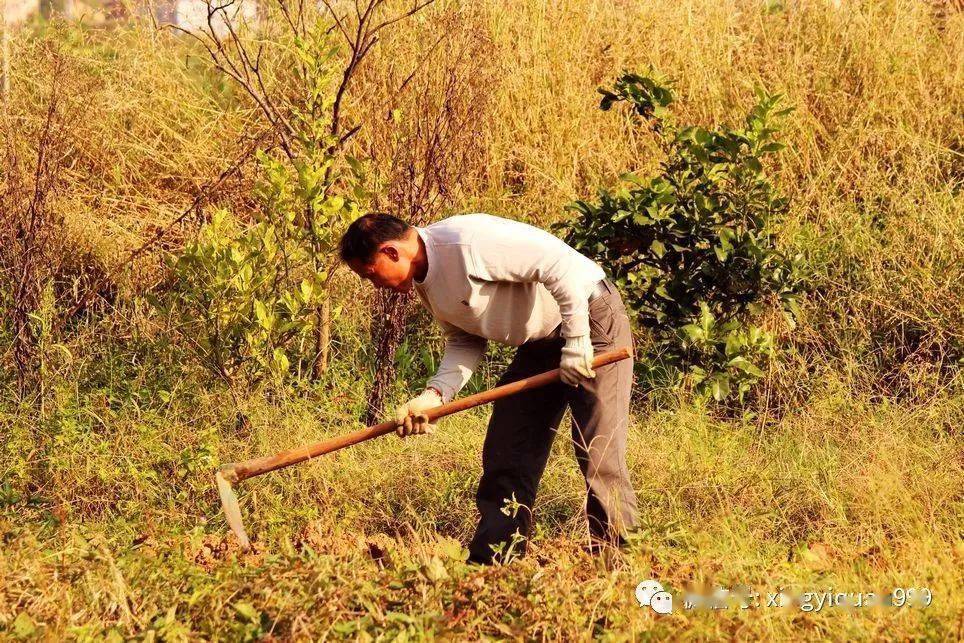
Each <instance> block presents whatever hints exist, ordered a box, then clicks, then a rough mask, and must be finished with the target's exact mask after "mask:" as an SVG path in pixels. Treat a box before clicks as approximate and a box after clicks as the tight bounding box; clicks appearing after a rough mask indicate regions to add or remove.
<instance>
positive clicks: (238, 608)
mask: <svg viewBox="0 0 964 643" xmlns="http://www.w3.org/2000/svg"><path fill="white" fill-rule="evenodd" d="M234 611H235V612H237V613H238V615H239V616H240V617H241V618H243V619H244V620H246V621H248V622H249V623H257V622H259V621H260V620H261V612H259V611H258V610H257V609H255V607H254V606H253V605H252V604H251V603H247V602H244V601H238V602H236V603H235V604H234Z"/></svg>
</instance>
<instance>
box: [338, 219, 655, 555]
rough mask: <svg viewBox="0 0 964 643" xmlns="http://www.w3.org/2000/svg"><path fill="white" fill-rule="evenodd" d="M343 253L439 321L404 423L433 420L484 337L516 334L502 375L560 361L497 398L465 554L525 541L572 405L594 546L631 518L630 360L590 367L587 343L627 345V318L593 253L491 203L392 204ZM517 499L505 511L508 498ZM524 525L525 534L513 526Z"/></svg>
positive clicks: (401, 412)
mask: <svg viewBox="0 0 964 643" xmlns="http://www.w3.org/2000/svg"><path fill="white" fill-rule="evenodd" d="M340 253H341V257H342V259H343V260H344V261H345V262H346V263H347V264H348V265H349V266H350V267H351V269H352V270H353V271H354V272H356V273H357V274H358V275H359V276H361V277H362V278H365V279H368V280H370V281H371V282H372V283H373V284H374V285H375V287H377V288H390V289H392V290H396V291H398V292H408V291H409V290H411V289H412V288H414V289H415V292H416V293H417V294H418V297H419V299H420V300H421V301H422V304H423V305H424V306H425V308H426V309H427V310H428V311H429V312H430V313H431V314H432V316H433V317H435V319H436V320H437V321H438V323H439V324H440V325H441V328H442V331H443V334H444V336H445V353H444V355H443V357H442V361H441V364H440V366H439V369H438V372H437V373H436V374H435V376H434V377H433V378H432V379H431V380H430V381H429V382H428V384H427V386H426V388H425V390H424V391H423V392H422V393H420V394H419V395H418V396H417V397H415V398H413V399H411V400H409V401H408V402H407V403H406V404H403V405H402V406H400V407H399V408H398V410H397V413H396V419H397V421H398V424H399V428H398V432H399V434H400V435H411V434H418V433H425V432H427V431H430V430H431V428H432V427H431V426H430V425H429V424H428V420H427V418H426V416H425V415H424V413H425V411H426V410H428V409H430V408H432V407H435V406H438V405H440V404H443V403H445V402H448V401H450V400H451V399H452V398H453V397H455V395H457V394H458V392H459V391H460V390H461V389H462V387H463V386H464V385H465V383H466V382H467V381H468V380H469V378H470V377H471V375H472V372H473V371H474V370H475V368H476V366H477V365H478V363H479V360H480V359H481V357H482V355H483V353H484V351H485V346H486V341H487V340H492V341H496V342H500V343H503V344H508V345H511V346H517V347H518V350H517V351H516V354H515V358H514V359H513V360H512V363H511V364H510V365H509V367H508V369H506V371H505V373H504V374H503V375H502V377H501V379H500V381H499V383H500V384H504V383H506V382H511V381H514V380H517V379H521V378H523V377H528V376H530V375H534V374H536V373H539V372H542V371H546V370H550V369H553V368H557V367H558V368H559V369H560V370H561V374H562V380H563V382H560V383H557V384H555V385H550V386H546V387H543V388H539V389H535V390H532V391H525V392H523V393H520V394H518V395H514V396H511V397H508V398H505V399H501V400H498V401H496V402H495V404H494V407H493V411H492V416H491V418H490V420H489V426H488V431H487V433H486V436H485V444H484V446H483V449H482V479H481V481H480V483H479V489H478V492H477V494H476V503H477V505H478V509H479V513H480V514H481V515H480V519H479V524H478V528H477V529H476V531H475V536H474V537H473V539H472V542H471V544H470V545H469V552H470V557H469V560H470V561H473V562H478V563H491V562H493V560H495V559H496V558H497V557H498V555H499V552H502V553H503V554H504V553H505V551H506V548H507V547H510V546H511V544H512V543H517V546H518V544H521V551H520V550H519V549H516V552H515V553H517V554H519V553H524V552H525V546H526V542H527V539H528V537H529V535H530V530H531V527H532V513H531V511H532V507H533V503H534V502H535V498H536V489H537V487H538V484H539V479H540V478H541V477H542V473H543V470H544V469H545V466H546V460H547V459H548V457H549V449H550V447H551V445H552V439H553V437H554V436H555V432H556V430H557V428H558V426H559V423H560V421H561V419H562V415H563V413H564V412H565V409H566V407H567V406H569V407H570V408H571V410H572V418H573V426H572V438H573V441H574V444H575V451H576V460H577V461H578V463H579V466H580V469H581V470H582V473H583V475H584V477H585V480H586V489H587V502H586V516H587V519H588V522H589V533H590V538H591V539H590V543H591V548H592V550H593V551H594V552H595V551H598V550H599V549H600V548H601V547H602V546H604V545H607V544H610V545H617V544H620V543H621V542H622V537H623V535H624V534H625V532H626V531H627V530H628V529H631V528H632V527H634V526H635V523H636V497H635V494H634V493H633V489H632V487H631V486H630V482H629V472H628V470H627V468H626V433H627V430H628V425H629V396H630V390H631V386H632V377H633V366H632V362H631V360H623V361H621V362H617V363H615V364H610V365H608V366H605V367H602V368H600V369H599V370H598V371H595V372H594V371H593V369H592V366H591V364H592V358H593V353H594V350H595V351H599V352H603V351H606V350H612V349H615V348H621V347H624V346H631V344H632V336H631V334H630V328H629V318H628V317H627V315H626V310H625V308H624V307H623V302H622V299H621V298H620V296H619V293H618V291H617V290H616V288H615V287H614V286H613V285H612V284H611V283H610V282H609V281H607V280H606V279H605V274H604V272H603V270H602V268H600V267H599V266H598V265H597V264H596V263H594V262H593V261H591V260H590V259H588V258H587V257H585V256H584V255H582V254H580V253H579V252H577V251H576V250H574V249H573V248H571V247H570V246H568V245H566V244H565V243H563V242H562V241H561V240H559V239H558V238H556V237H554V236H552V235H551V234H549V233H547V232H544V231H543V230H539V229H538V228H534V227H532V226H529V225H526V224H524V223H520V222H517V221H511V220H508V219H502V218H498V217H494V216H490V215H487V214H466V215H460V216H454V217H450V218H448V219H444V220H442V221H440V222H438V223H434V224H432V225H429V226H427V227H424V228H416V227H413V226H410V225H408V224H407V223H405V222H404V221H402V220H400V219H398V218H396V217H393V216H391V215H388V214H381V213H375V214H368V215H366V216H364V217H361V218H360V219H358V220H356V221H355V222H354V223H352V225H351V226H350V227H349V228H348V231H347V232H346V233H345V235H344V237H343V238H342V239H341V244H340ZM513 499H514V500H515V501H516V502H518V503H520V504H521V505H522V507H521V508H519V509H518V510H517V511H511V512H509V513H510V514H511V515H506V513H504V512H503V507H505V506H506V504H507V503H508V502H511V501H512V500H513ZM520 537H521V538H520Z"/></svg>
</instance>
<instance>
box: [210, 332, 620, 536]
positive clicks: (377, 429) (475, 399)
mask: <svg viewBox="0 0 964 643" xmlns="http://www.w3.org/2000/svg"><path fill="white" fill-rule="evenodd" d="M629 355H630V353H629V349H628V348H622V349H619V350H614V351H609V352H608V353H602V354H600V355H597V356H596V358H595V359H594V360H593V362H592V365H593V368H599V367H602V366H605V365H607V364H612V363H613V362H618V361H620V360H624V359H628V358H629ZM557 381H559V369H555V370H552V371H546V372H545V373H540V374H539V375H533V376H532V377H527V378H524V379H521V380H517V381H515V382H510V383H508V384H503V385H502V386H497V387H496V388H493V389H490V390H488V391H483V392H481V393H476V394H475V395H469V396H467V397H463V398H461V399H458V400H454V401H452V402H449V403H448V404H443V405H442V406H438V407H436V408H434V409H430V410H429V411H427V412H426V413H425V414H426V415H427V416H428V419H429V421H430V422H431V421H433V420H436V419H438V418H441V417H445V416H446V415H452V414H453V413H458V412H459V411H464V410H466V409H471V408H474V407H476V406H480V405H482V404H488V403H489V402H494V401H495V400H498V399H500V398H503V397H508V396H509V395H514V394H516V393H520V392H522V391H527V390H530V389H534V388H538V387H540V386H545V385H546V384H551V383H553V382H557ZM396 426H397V425H396V423H395V422H392V421H388V422H382V423H381V424H375V425H373V426H370V427H367V428H364V429H359V430H357V431H353V432H352V433H347V434H345V435H340V436H336V437H333V438H329V439H327V440H322V441H321V442H315V443H313V444H306V445H305V446H302V447H298V448H296V449H289V450H288V451H282V452H281V453H276V454H275V455H271V456H265V457H263V458H255V459H253V460H246V461H245V462H235V463H232V464H225V465H223V466H222V467H221V468H220V469H219V470H218V472H217V474H215V476H214V479H215V481H216V482H217V485H218V493H219V494H220V495H221V505H222V507H223V508H224V515H225V517H226V518H227V520H228V525H229V526H230V527H231V531H233V532H234V534H235V535H236V536H237V537H238V542H239V543H240V544H241V547H242V549H245V550H247V549H250V548H251V541H249V540H248V534H247V533H246V532H245V531H244V524H243V523H242V522H241V508H240V506H239V505H238V497H237V496H236V495H235V493H234V488H233V486H232V485H235V484H237V483H239V482H241V481H242V480H247V479H248V478H253V477H254V476H260V475H261V474H262V473H268V472H269V471H276V470H277V469H283V468H285V467H290V466H291V465H293V464H298V463H299V462H304V461H305V460H310V459H311V458H315V457H318V456H320V455H324V454H326V453H331V452H332V451H337V450H338V449H343V448H345V447H347V446H351V445H353V444H358V443H359V442H364V441H365V440H371V439H372V438H377V437H379V436H382V435H385V434H386V433H391V432H393V431H394V430H395V428H396Z"/></svg>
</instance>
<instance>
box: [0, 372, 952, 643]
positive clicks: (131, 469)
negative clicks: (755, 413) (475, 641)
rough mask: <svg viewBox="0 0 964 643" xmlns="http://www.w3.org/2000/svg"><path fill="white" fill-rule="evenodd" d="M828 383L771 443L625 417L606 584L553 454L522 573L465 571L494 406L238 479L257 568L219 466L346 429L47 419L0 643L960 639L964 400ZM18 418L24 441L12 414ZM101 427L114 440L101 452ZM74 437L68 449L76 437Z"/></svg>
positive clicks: (566, 462)
mask: <svg viewBox="0 0 964 643" xmlns="http://www.w3.org/2000/svg"><path fill="white" fill-rule="evenodd" d="M832 384H833V382H828V383H827V386H826V390H825V391H823V392H821V394H820V395H819V396H818V397H817V398H816V399H815V400H814V402H813V403H812V404H811V405H809V406H808V407H807V408H806V409H803V410H800V411H798V412H794V413H789V414H787V415H786V416H785V417H783V418H782V419H781V420H779V421H778V422H775V423H769V424H766V425H764V424H761V423H760V422H758V421H755V420H753V419H744V420H735V421H721V420H712V419H709V418H708V416H707V415H706V413H705V412H702V411H700V410H699V409H694V408H692V407H690V406H683V407H681V408H678V409H676V410H672V411H669V410H666V411H644V410H640V412H639V413H638V415H637V416H636V421H635V423H634V426H633V429H632V439H631V441H630V467H631V473H632V476H633V482H634V485H635V487H636V489H637V491H638V494H639V501H640V512H641V529H640V538H639V539H638V540H637V541H634V542H633V543H632V545H631V547H630V548H629V550H628V551H627V552H626V554H625V556H624V557H623V558H622V559H620V560H618V561H616V562H615V563H613V564H611V565H610V566H608V567H607V566H606V564H605V562H604V561H601V560H599V559H593V558H590V557H588V556H587V555H586V554H585V553H584V552H583V550H582V547H581V544H582V541H583V538H584V535H583V534H584V531H583V523H582V517H581V501H582V491H581V489H582V481H581V479H580V477H579V474H578V469H577V467H576V466H575V462H574V459H573V457H572V450H571V445H570V443H569V441H568V439H565V438H564V437H562V436H560V438H559V439H558V440H557V441H556V444H555V447H554V451H553V455H552V458H551V460H550V464H549V468H548V470H547V472H546V475H545V478H544V479H543V484H542V487H541V490H540V500H539V503H538V505H537V508H536V517H537V529H536V536H535V539H534V542H533V547H532V551H531V553H530V556H528V557H527V558H525V559H522V560H520V561H516V562H514V563H512V564H510V565H507V566H504V567H496V568H492V569H480V568H475V567H470V566H467V565H465V564H464V563H463V562H462V560H463V558H464V555H465V551H464V549H463V547H462V545H461V543H464V542H465V541H466V538H467V537H468V536H469V535H470V534H471V530H472V528H473V526H474V507H473V505H472V495H473V493H474V483H475V480H476V479H477V477H478V474H479V466H480V465H479V452H480V449H481V442H482V438H483V434H484V421H485V418H486V413H485V412H483V411H476V412H471V413H469V414H466V415H464V416H462V417H455V418H450V419H448V420H445V421H443V422H442V423H441V425H440V428H439V431H438V433H437V434H435V435H434V436H428V437H419V438H412V439H409V440H406V441H400V440H399V439H398V438H396V437H394V436H386V437H385V438H382V439H380V440H377V441H374V442H372V443H368V444H364V445H360V446H357V447H354V448H351V449H348V450H345V451H342V452H340V453H337V454H332V455H330V456H326V457H324V458H321V459H319V460H318V461H316V462H311V463H307V464H303V465H300V466H297V467H293V468H291V469H288V470H285V471H282V472H276V473H272V474H268V475H266V476H263V477H260V478H255V479H252V480H249V481H246V482H244V483H242V484H241V485H240V486H239V490H240V496H241V499H242V510H243V513H244V516H245V521H246V524H247V526H248V529H249V531H250V532H251V534H252V535H253V536H254V539H255V544H256V549H257V553H256V554H243V553H241V552H240V551H238V549H237V546H236V544H235V541H234V540H233V537H232V536H230V535H229V534H228V532H227V527H226V525H225V522H224V519H223V517H222V516H221V514H220V508H219V503H218V499H217V495H216V492H215V490H214V487H213V484H212V483H213V480H212V476H211V471H212V469H213V466H214V464H215V463H220V462H225V461H230V460H234V459H239V458H243V457H247V456H250V455H254V454H262V453H268V452H271V451H272V450H274V449H279V448H283V447H286V446H290V445H292V444H297V443H301V442H303V441H309V440H315V439H319V438H320V437H323V436H325V435H332V434H335V433H338V432H341V431H345V430H347V429H349V428H350V427H351V426H352V425H351V422H350V421H349V420H348V418H347V417H346V416H345V415H344V414H338V413H336V412H335V411H334V410H333V408H321V409H319V408H317V407H316V406H315V405H314V404H313V403H310V402H308V401H306V400H305V399H298V398H294V399H290V400H287V401H282V402H279V403H276V404H271V405H269V404H265V403H264V402H262V401H256V400H251V401H250V406H249V407H248V408H247V412H248V414H249V416H250V418H251V423H252V428H251V429H250V431H251V433H250V435H248V436H237V435H235V434H233V433H232V431H233V430H232V429H231V428H230V427H228V426H226V425H227V424H230V423H231V422H232V418H231V417H230V416H228V417H224V415H223V409H224V406H223V404H222V401H221V400H219V399H217V397H216V396H211V397H208V398H204V397H201V398H197V399H194V400H185V401H183V402H181V403H178V402H177V400H175V402H173V403H172V404H173V405H172V406H166V407H161V408H155V409H142V410H141V411H133V410H131V409H130V408H126V407H125V408H117V409H113V410H112V409H110V408H106V409H102V411H101V413H94V412H93V411H91V412H89V413H79V414H77V415H76V416H74V417H73V419H71V420H68V419H67V418H68V417H70V416H69V415H64V416H63V417H60V415H59V414H58V416H57V418H56V419H52V420H51V424H50V426H49V427H48V433H47V435H46V438H47V439H48V440H50V441H51V442H50V444H51V448H49V449H48V450H47V457H48V459H47V460H46V461H43V462H38V461H37V460H36V457H34V458H33V459H32V458H31V457H30V451H31V450H32V447H31V444H29V443H27V442H21V443H16V442H13V443H8V445H7V453H5V454H4V457H3V461H4V462H5V463H10V462H20V463H30V465H31V466H33V467H39V469H40V471H43V474H42V475H33V476H27V477H22V476H23V474H22V473H15V472H12V471H10V470H9V469H8V470H7V473H6V474H5V476H4V478H5V480H6V481H7V483H8V484H10V485H11V487H12V489H14V490H18V492H17V493H16V494H11V493H7V496H6V497H5V499H4V501H3V512H2V514H0V538H2V541H3V543H4V546H3V549H2V553H0V577H3V578H4V579H5V582H4V583H3V585H2V586H0V587H2V589H0V627H4V628H5V629H6V632H7V635H13V636H16V635H17V633H18V632H19V633H26V632H28V631H30V630H32V631H33V632H34V634H35V635H39V636H41V637H43V638H61V637H63V636H65V635H70V636H77V637H81V638H82V637H84V636H90V637H93V638H100V637H104V636H120V637H125V638H126V637H128V636H131V635H137V636H144V637H150V636H152V635H155V636H159V637H162V638H164V639H166V640H178V639H179V638H182V637H187V638H197V637H202V638H227V639H234V638H240V637H255V636H257V635H260V634H266V633H270V634H273V635H274V636H277V637H280V638H286V637H289V636H290V637H298V638H301V637H305V638H319V637H325V636H332V637H341V636H347V637H349V638H355V637H360V638H366V637H369V636H371V637H375V638H378V637H382V638H391V637H392V636H393V635H405V636H411V637H414V638H423V637H432V636H441V637H443V638H444V637H450V638H451V637H455V638H463V637H468V638H478V637H482V636H490V637H496V638H500V637H522V638H527V639H528V638H547V639H558V638H567V639H573V638H583V637H587V636H601V637H604V638H607V637H611V638H615V639H627V638H644V639H645V638H648V637H653V638H680V637H682V638H692V639H716V638H720V637H725V638H732V637H738V638H741V639H746V638H749V639H761V638H779V639H799V638H804V637H806V638H818V637H819V638H824V637H826V638H831V639H835V640H874V639H879V638H899V639H923V640H952V639H954V638H955V637H957V636H959V634H960V627H961V623H960V620H959V614H960V613H961V609H962V607H964V599H962V597H961V595H960V581H961V579H960V571H959V570H960V569H961V565H962V563H964V547H962V546H961V544H960V543H961V524H962V515H964V514H962V512H964V498H962V495H961V489H962V488H964V461H962V460H961V457H960V454H961V453H962V452H964V449H962V447H964V441H962V439H961V436H960V434H959V430H958V429H957V427H959V426H960V424H961V421H962V420H964V405H962V404H961V402H960V400H956V401H955V400H954V399H939V400H935V401H933V402H932V403H930V404H928V405H923V406H919V407H916V408H909V407H901V406H899V405H894V404H886V403H885V404H870V403H867V402H864V401H861V400H859V399H855V398H847V397H845V396H843V395H841V393H840V391H839V390H834V387H833V386H831V385H832ZM95 404H96V401H95V400H93V399H85V400H81V404H80V406H82V407H85V408H88V409H90V408H91V407H93V406H94V405H95ZM95 415H98V416H100V419H95V417H94V416H95ZM104 416H106V417H104ZM10 419H12V421H13V423H14V428H15V429H17V428H22V427H19V426H18V425H17V422H19V421H22V420H23V419H24V418H20V419H18V418H10ZM101 420H106V424H109V426H110V427H112V428H111V430H110V431H109V432H108V431H105V434H104V435H102V436H100V438H99V439H98V438H96V437H93V436H96V435H97V433H98V431H97V429H96V427H97V425H98V422H100V421H101ZM75 422H79V423H80V424H81V425H83V426H84V427H85V429H86V430H85V431H84V432H83V435H84V436H85V438H84V439H83V440H78V439H76V438H71V437H70V435H71V434H70V433H69V432H70V431H73V430H75V429H73V428H72V427H73V426H74V424H73V423H75ZM106 424H105V426H106ZM17 433H18V431H16V430H15V431H14V434H17ZM242 437H243V438H244V439H240V438H242ZM54 445H60V446H61V448H62V450H58V449H57V448H54ZM6 466H8V465H5V467H6ZM25 483H26V484H25ZM31 486H32V487H33V488H32V489H31ZM8 491H9V490H8ZM18 495H19V497H17V496H18ZM11 496H12V497H11ZM647 578H656V579H659V580H660V581H662V582H663V583H664V584H668V585H670V586H671V587H673V588H674V589H675V590H676V591H677V592H680V591H682V590H683V588H684V587H687V586H689V585H690V584H693V585H694V586H695V587H702V586H704V585H709V586H717V585H721V586H725V587H732V586H733V585H736V584H740V583H742V584H746V585H750V586H751V587H753V588H755V589H756V590H757V591H760V592H761V593H763V592H767V591H777V590H779V589H781V588H786V589H787V590H788V591H797V592H800V593H802V592H808V591H813V592H818V591H835V592H840V591H846V592H869V591H874V592H878V593H880V592H888V591H890V590H891V589H892V588H895V587H918V588H923V587H927V588H929V589H930V590H931V591H932V592H933V596H934V599H933V603H932V604H931V605H930V606H929V607H927V608H923V609H922V608H910V607H904V608H896V607H879V608H864V609H862V610H856V611H854V612H845V611H843V610H840V609H833V608H824V610H823V611H821V612H819V613H816V612H809V613H807V612H804V611H802V610H800V609H789V610H786V611H781V610H778V609H775V608H769V609H767V608H764V607H761V608H759V609H751V610H745V611H740V610H728V611H715V612H706V613H696V612H686V611H682V610H681V609H680V598H679V597H680V594H677V599H676V600H677V611H676V613H674V614H673V615H671V616H656V615H654V614H653V613H651V612H650V611H649V610H648V609H643V608H640V607H639V606H638V605H637V604H636V603H635V601H634V598H633V590H634V588H635V586H636V584H637V583H638V582H639V581H641V580H644V579H647ZM152 633H153V634H152Z"/></svg>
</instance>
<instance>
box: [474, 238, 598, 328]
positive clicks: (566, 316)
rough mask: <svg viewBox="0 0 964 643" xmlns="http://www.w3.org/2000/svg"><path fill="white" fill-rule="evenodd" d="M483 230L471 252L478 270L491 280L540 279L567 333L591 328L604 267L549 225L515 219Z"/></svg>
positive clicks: (482, 275) (477, 272) (479, 273)
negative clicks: (592, 301) (594, 292)
mask: <svg viewBox="0 0 964 643" xmlns="http://www.w3.org/2000/svg"><path fill="white" fill-rule="evenodd" d="M491 228H492V230H491V231H487V232H484V233H480V234H478V235H477V236H476V239H474V240H473V243H472V247H471V257H472V261H473V264H474V268H475V271H476V274H477V275H478V276H479V277H481V278H483V279H487V280H491V281H517V282H527V281H537V282H540V283H541V284H543V285H544V286H545V287H546V289H547V290H548V291H549V292H550V293H551V294H552V296H553V297H554V298H555V300H556V303H558V304H559V314H560V316H561V317H562V335H563V337H566V338H568V337H579V336H581V335H588V334H589V289H590V288H591V285H592V284H595V283H596V282H597V281H599V280H600V279H603V278H605V276H606V275H605V273H604V272H603V270H602V268H600V267H599V266H598V265H596V264H595V263H593V262H592V260H590V259H589V258H588V257H584V256H583V255H581V254H579V252H578V251H577V250H575V249H574V248H572V247H570V246H568V245H567V244H566V243H565V242H563V241H562V240H561V239H559V238H557V237H554V236H553V235H551V234H549V233H548V232H546V231H545V230H540V229H539V228H536V227H533V226H530V225H526V224H521V223H517V222H514V223H513V224H512V228H511V229H508V230H498V229H497V226H491Z"/></svg>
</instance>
